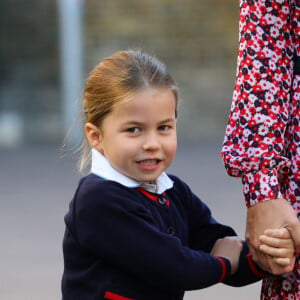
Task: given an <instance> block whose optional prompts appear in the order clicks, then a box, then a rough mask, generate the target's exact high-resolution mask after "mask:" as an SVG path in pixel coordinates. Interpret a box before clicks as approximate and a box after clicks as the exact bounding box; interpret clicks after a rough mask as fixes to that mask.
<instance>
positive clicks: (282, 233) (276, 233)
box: [264, 228, 291, 239]
mask: <svg viewBox="0 0 300 300" xmlns="http://www.w3.org/2000/svg"><path fill="white" fill-rule="evenodd" d="M264 234H265V235H267V236H270V237H274V238H278V239H290V238H291V235H290V232H289V231H288V230H287V229H286V228H279V229H266V230H265V232H264Z"/></svg>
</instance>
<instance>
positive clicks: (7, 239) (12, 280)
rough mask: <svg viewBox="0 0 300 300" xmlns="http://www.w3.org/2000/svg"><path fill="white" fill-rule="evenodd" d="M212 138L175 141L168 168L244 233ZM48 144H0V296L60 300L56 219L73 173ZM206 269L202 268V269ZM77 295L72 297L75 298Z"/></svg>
mask: <svg viewBox="0 0 300 300" xmlns="http://www.w3.org/2000/svg"><path fill="white" fill-rule="evenodd" d="M221 142H222V141H221V140H218V141H202V142H194V143H188V142H179V147H178V153H177V157H176V160H175V162H174V164H173V166H172V168H171V169H170V170H169V172H171V173H176V174H177V175H178V176H180V177H181V178H182V179H183V180H185V181H186V182H187V183H188V184H189V185H190V186H191V187H192V188H193V190H194V191H195V192H196V193H197V194H198V195H199V196H200V198H201V199H202V200H203V201H205V202H206V203H207V204H208V205H209V207H210V208H211V209H212V211H213V214H214V216H215V217H216V218H217V219H218V220H219V221H220V222H223V223H226V224H229V225H231V226H233V227H234V228H235V229H236V231H237V232H238V234H240V235H241V236H243V235H244V229H245V213H246V209H245V205H244V203H243V200H242V194H241V185H240V180H236V179H233V178H230V177H229V176H227V174H226V173H225V170H224V168H223V165H222V162H221V159H220V145H221ZM61 154H62V153H61V149H60V148H59V146H58V147H55V146H32V147H25V148H18V149H0V166H1V167H0V168H1V169H0V170H1V171H0V232H1V242H0V253H1V258H0V267H1V271H0V299H1V300H56V299H60V298H61V296H60V279H61V274H62V269H63V261H62V250H61V241H62V236H63V231H64V223H63V217H64V214H65V213H66V211H67V208H68V203H69V201H70V200H71V198H72V195H73V193H74V190H75V187H76V186H77V181H78V178H79V175H78V174H76V172H75V170H74V166H75V161H74V160H73V159H72V157H71V156H70V154H68V153H67V155H66V156H64V157H61V156H62V155H61ZM204 272H205V270H204ZM259 289H260V284H253V285H250V286H248V287H244V288H232V287H227V286H224V285H223V284H219V285H216V286H213V287H210V288H207V289H204V290H201V291H195V292H188V293H186V296H185V299H186V300H196V299H223V300H227V299H228V300H229V299H230V300H233V299H239V300H240V299H243V300H248V299H249V300H253V299H259ZM74 300H76V299H74Z"/></svg>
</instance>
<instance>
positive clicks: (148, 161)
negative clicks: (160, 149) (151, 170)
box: [141, 159, 156, 165]
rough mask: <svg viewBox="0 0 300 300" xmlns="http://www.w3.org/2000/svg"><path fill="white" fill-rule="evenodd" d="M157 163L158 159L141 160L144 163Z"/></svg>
mask: <svg viewBox="0 0 300 300" xmlns="http://www.w3.org/2000/svg"><path fill="white" fill-rule="evenodd" d="M155 163H156V160H154V159H148V160H143V161H142V162H141V164H142V165H153V164H155Z"/></svg>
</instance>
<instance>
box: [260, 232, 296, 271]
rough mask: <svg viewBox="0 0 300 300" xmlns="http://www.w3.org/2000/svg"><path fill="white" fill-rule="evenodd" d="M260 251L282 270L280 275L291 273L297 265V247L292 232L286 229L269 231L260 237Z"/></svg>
mask: <svg viewBox="0 0 300 300" xmlns="http://www.w3.org/2000/svg"><path fill="white" fill-rule="evenodd" d="M259 240H260V242H261V245H260V247H259V250H260V251H261V252H262V253H264V254H265V255H267V256H268V259H269V260H270V261H271V263H273V264H275V265H277V266H278V268H277V270H281V271H279V272H278V274H275V273H274V275H281V274H283V273H286V272H291V271H292V270H293V268H294V264H295V247H294V242H293V240H292V237H291V235H290V232H289V231H288V230H287V229H286V228H280V229H267V230H265V232H264V234H262V235H261V236H260V237H259Z"/></svg>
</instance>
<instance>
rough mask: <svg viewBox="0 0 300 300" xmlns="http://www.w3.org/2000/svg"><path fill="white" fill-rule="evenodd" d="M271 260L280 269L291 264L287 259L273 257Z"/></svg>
mask: <svg viewBox="0 0 300 300" xmlns="http://www.w3.org/2000/svg"><path fill="white" fill-rule="evenodd" d="M272 260H273V261H274V262H275V263H276V264H278V265H280V266H281V267H286V266H288V265H289V264H290V263H291V260H290V259H289V258H287V257H285V258H283V257H273V258H272Z"/></svg>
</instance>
